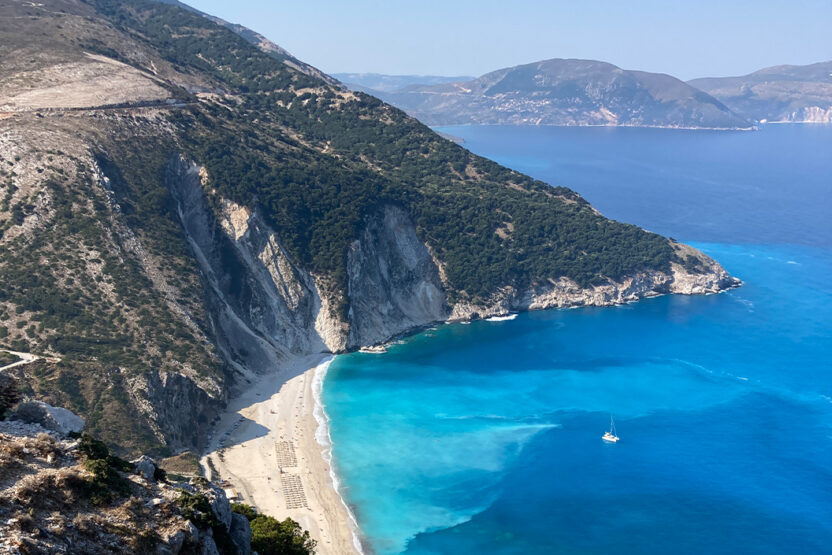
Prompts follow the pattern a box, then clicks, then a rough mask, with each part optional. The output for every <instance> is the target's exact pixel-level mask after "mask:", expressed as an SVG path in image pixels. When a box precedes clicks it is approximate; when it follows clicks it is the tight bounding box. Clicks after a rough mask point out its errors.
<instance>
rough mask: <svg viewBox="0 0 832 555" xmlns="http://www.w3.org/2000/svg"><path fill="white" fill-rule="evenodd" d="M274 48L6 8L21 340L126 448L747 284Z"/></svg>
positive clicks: (2, 228) (159, 20)
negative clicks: (302, 370) (492, 341)
mask: <svg viewBox="0 0 832 555" xmlns="http://www.w3.org/2000/svg"><path fill="white" fill-rule="evenodd" d="M259 46H261V47H263V45H262V44H260V45H259ZM268 50H269V49H268V48H266V49H265V50H263V49H260V48H258V47H257V46H255V45H254V44H252V43H251V42H250V41H248V40H246V39H245V38H243V37H241V36H240V34H239V29H237V30H236V32H235V31H232V30H230V29H228V28H226V26H224V25H220V24H218V23H216V22H215V21H212V20H211V19H209V18H207V17H203V16H202V15H201V14H199V13H195V12H193V11H190V10H186V9H183V8H182V7H180V6H178V5H168V4H162V3H155V2H149V1H146V0H135V1H130V2H126V1H125V2H122V1H117V0H86V1H81V0H43V1H42V2H40V3H28V2H17V1H15V2H7V3H4V4H2V5H0V70H2V71H0V318H1V319H2V325H0V346H5V347H9V348H11V349H13V350H15V351H20V352H27V353H35V354H40V355H52V356H54V357H57V358H58V359H60V360H59V361H58V362H55V361H54V360H48V359H39V360H37V361H36V362H34V363H32V364H28V365H25V366H19V367H16V368H14V369H13V370H11V372H13V373H15V374H16V375H17V376H18V377H20V378H21V379H23V380H24V381H25V383H26V384H27V391H26V393H27V394H30V395H32V396H36V397H39V398H42V399H44V400H47V401H50V402H53V403H55V404H58V405H61V406H66V407H68V408H70V409H72V410H73V411H75V412H77V413H79V414H81V415H83V416H84V417H85V418H86V419H87V423H88V429H90V431H91V432H92V433H94V434H95V435H96V436H98V437H100V438H102V439H104V440H106V441H107V442H108V443H110V444H111V445H116V446H118V447H119V449H121V450H122V451H124V452H131V453H132V452H138V451H143V452H153V453H157V454H162V455H165V454H170V453H175V452H179V451H180V450H182V449H186V448H194V447H199V446H201V445H204V443H205V441H206V438H207V435H208V433H209V431H210V430H211V424H212V420H214V418H215V417H216V415H217V414H218V411H219V410H220V408H221V407H222V406H224V405H225V404H226V402H227V401H228V399H229V397H230V396H232V395H234V394H235V392H237V391H239V390H240V388H243V387H245V385H246V384H247V383H249V382H250V381H251V380H253V379H254V378H255V377H256V376H258V375H263V374H265V373H274V372H276V369H280V368H284V367H285V364H286V363H287V361H290V360H292V359H293V358H294V357H298V356H302V355H310V354H313V353H322V352H339V351H343V350H346V349H352V348H357V347H359V346H362V345H369V344H375V343H379V342H382V341H385V340H387V339H389V338H390V337H393V336H395V335H397V334H400V333H404V332H407V331H408V330H411V329H413V328H416V327H419V326H424V325H426V324H429V323H432V322H435V321H443V320H447V319H471V318H477V317H482V316H487V315H492V314H498V313H505V312H507V311H509V310H527V309H537V308H546V307H551V306H575V305H584V304H593V305H606V304H614V303H620V302H626V301H629V300H634V299H637V298H641V297H646V296H652V295H657V294H661V293H687V294H693V293H707V292H714V291H718V290H720V289H723V288H726V287H731V286H734V285H736V283H737V282H736V281H735V280H734V279H733V278H731V277H730V276H728V275H727V274H726V273H725V271H724V270H723V269H722V268H721V267H719V265H718V264H717V263H716V262H714V261H713V260H711V259H709V258H707V257H706V256H704V255H703V254H701V253H699V252H698V251H695V250H694V249H691V248H690V247H687V246H685V245H681V244H679V243H675V242H673V241H669V240H667V239H665V238H663V237H660V236H658V235H655V234H652V233H648V232H646V231H644V230H641V229H639V228H637V227H635V226H632V225H627V224H623V223H618V222H614V221H611V220H609V219H606V218H604V217H603V216H602V215H600V214H599V213H598V212H597V211H595V210H594V209H593V208H592V207H591V206H590V205H589V204H588V203H587V202H586V201H585V200H584V199H582V198H581V197H580V195H578V194H577V193H575V192H574V191H571V190H569V189H566V188H563V187H556V188H553V187H550V186H549V185H547V184H545V183H541V182H539V181H535V180H533V179H531V178H529V177H527V176H524V175H521V174H519V173H517V172H514V171H511V170H509V169H506V168H503V167H501V166H499V165H497V164H495V163H493V162H491V161H489V160H486V159H483V158H480V157H477V156H474V155H473V154H471V153H470V152H468V151H466V150H464V149H463V148H461V147H459V146H458V145H456V144H454V143H452V142H450V141H447V140H445V139H443V138H441V137H440V136H438V135H437V134H435V133H434V132H432V131H431V130H430V129H429V128H427V127H426V126H424V125H423V124H421V123H419V122H418V121H416V120H414V119H412V118H410V117H408V116H407V115H405V114H404V113H403V112H401V111H400V110H398V109H395V108H393V107H391V106H389V105H386V104H383V103H382V102H380V101H379V100H377V99H376V98H373V97H371V96H368V95H365V94H361V93H353V92H349V91H346V90H343V89H342V88H341V87H339V86H336V85H332V84H331V81H330V80H329V79H320V78H318V77H317V76H316V74H315V72H313V71H307V70H306V69H305V68H302V67H301V68H298V67H295V65H293V64H291V63H286V60H285V59H282V58H281V57H279V56H275V55H274V52H269V51H268Z"/></svg>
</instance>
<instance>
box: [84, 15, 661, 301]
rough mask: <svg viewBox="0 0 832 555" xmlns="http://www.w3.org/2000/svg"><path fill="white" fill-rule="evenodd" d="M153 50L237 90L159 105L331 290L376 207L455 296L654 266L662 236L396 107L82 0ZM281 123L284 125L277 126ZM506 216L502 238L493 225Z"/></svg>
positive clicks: (227, 38) (253, 53) (199, 25)
mask: <svg viewBox="0 0 832 555" xmlns="http://www.w3.org/2000/svg"><path fill="white" fill-rule="evenodd" d="M88 1H89V2H90V3H91V4H92V5H93V6H95V7H96V9H98V10H99V12H100V13H102V14H104V15H105V16H107V17H108V18H110V19H111V20H112V21H114V22H116V23H117V25H119V27H120V28H121V30H123V31H125V32H128V33H132V34H133V36H134V37H136V38H137V40H141V39H144V40H147V42H148V43H149V44H150V45H154V46H156V48H157V50H158V52H159V53H160V54H161V55H162V56H163V57H164V58H166V59H167V60H169V61H170V62H172V63H175V64H176V65H177V66H179V67H182V68H189V69H191V70H195V71H200V72H203V73H205V74H207V75H209V76H210V77H211V78H213V79H215V80H216V81H218V82H219V83H220V84H221V85H222V86H223V87H226V88H227V89H229V90H232V91H235V92H237V93H238V97H237V98H236V99H235V100H225V101H215V102H200V103H198V104H194V105H192V106H190V107H189V108H188V109H187V110H183V111H180V112H177V113H174V115H173V121H174V122H175V123H176V124H177V125H178V127H179V129H180V130H181V133H180V138H181V140H182V142H183V146H185V147H186V148H187V149H188V150H189V151H190V154H191V156H192V157H193V158H195V159H196V160H199V161H200V162H201V163H204V164H205V166H206V167H207V169H208V173H209V176H210V178H211V184H212V186H214V187H216V189H217V192H218V193H219V194H220V195H222V196H224V197H227V198H231V199H232V200H234V201H236V202H238V203H241V204H245V205H248V206H259V207H261V208H262V210H263V212H264V214H265V215H266V217H267V218H268V219H269V221H270V223H271V224H272V225H273V226H274V227H275V228H276V230H277V231H278V233H279V234H280V237H281V239H282V241H283V242H284V244H285V245H286V246H287V247H288V248H289V249H290V251H291V252H292V253H293V254H294V255H295V256H296V257H297V258H298V260H300V261H301V262H302V263H303V264H304V265H306V266H307V267H309V268H311V269H312V270H313V271H316V272H319V273H323V274H326V275H330V276H332V277H333V278H334V279H335V281H336V283H337V284H338V285H339V286H340V287H341V288H342V289H343V288H344V284H345V278H346V270H345V268H346V261H345V258H346V249H347V246H348V244H349V243H350V241H352V240H353V239H354V238H355V237H356V236H357V235H358V232H359V230H360V228H361V226H362V223H363V221H364V219H365V218H366V217H367V216H368V215H370V214H372V213H373V212H374V211H376V210H378V209H379V207H380V206H382V205H384V204H394V205H398V206H401V207H403V208H404V209H405V210H406V211H407V212H408V213H410V214H411V215H412V216H413V217H414V219H415V221H416V223H417V225H418V229H419V233H420V234H421V235H422V238H423V239H424V240H426V241H427V242H428V243H429V244H430V245H431V246H432V247H433V248H434V249H435V251H436V252H437V253H438V255H439V257H440V259H441V260H442V261H443V262H444V263H445V264H446V269H447V275H448V278H449V279H450V281H451V284H452V285H453V286H454V288H455V289H456V291H457V292H459V293H460V294H461V295H463V296H466V295H467V296H470V297H487V296H489V295H490V294H492V293H493V292H494V291H495V290H496V288H498V287H499V286H501V285H505V284H514V285H517V286H519V287H525V286H528V285H533V284H535V283H539V282H542V281H545V280H546V279H549V278H555V279H556V278H558V277H561V276H567V277H570V278H572V279H574V280H575V281H577V282H578V283H579V284H581V285H589V284H591V283H595V282H599V281H603V280H605V278H613V279H615V278H620V277H622V276H624V275H626V274H628V273H632V272H634V271H636V270H639V269H645V268H658V269H667V268H668V264H669V262H670V261H671V259H672V257H673V251H672V249H671V248H670V246H669V244H668V243H667V241H666V240H665V239H664V238H662V237H660V236H658V235H654V234H651V233H648V232H645V231H643V230H641V229H639V228H637V227H635V226H630V225H626V224H621V223H617V222H613V221H610V220H607V219H606V218H604V217H602V216H600V215H599V214H597V213H596V212H594V211H593V210H592V209H591V207H590V206H589V205H588V204H587V203H586V202H585V201H584V200H583V199H582V198H580V196H578V195H577V194H576V193H574V192H572V191H570V190H568V189H565V188H560V187H559V188H552V187H550V186H548V185H546V184H545V183H541V182H539V181H535V180H532V179H530V178H528V177H526V176H523V175H521V174H519V173H517V172H513V171H511V170H508V169H506V168H503V167H501V166H499V165H497V164H495V163H493V162H490V161H488V160H485V159H483V158H480V157H477V156H474V155H472V154H471V153H469V152H468V151H466V150H465V149H463V148H461V147H459V146H458V145H456V144H454V143H452V142H450V141H447V140H445V139H442V138H441V137H439V136H438V135H437V134H435V133H434V132H433V131H431V130H430V129H429V128H427V127H425V126H424V125H422V124H420V123H419V122H417V121H415V120H413V119H412V118H409V117H407V116H406V115H405V114H404V113H403V112H401V111H399V110H396V109H394V108H392V107H390V106H387V105H384V104H382V103H381V102H380V101H378V100H377V99H375V98H373V97H370V96H367V95H364V94H360V93H359V94H355V95H353V94H351V93H344V92H343V91H339V90H338V89H336V88H333V87H331V86H329V85H327V84H326V83H325V82H323V81H321V80H318V79H315V78H313V77H310V76H307V75H304V74H301V73H298V72H295V71H293V70H291V69H289V68H288V67H287V66H285V65H284V64H282V63H281V62H280V61H279V60H276V59H274V58H272V57H270V56H269V55H267V54H265V53H263V52H261V51H259V50H258V49H256V48H255V47H253V46H252V45H250V44H248V43H247V42H246V41H245V40H243V39H242V38H240V37H239V36H237V35H235V34H234V33H232V32H230V31H228V30H227V29H225V28H222V27H219V26H216V25H214V24H213V23H211V22H209V21H208V20H206V19H205V18H203V17H201V16H199V15H197V14H193V13H190V12H187V11H185V10H181V9H179V8H176V7H172V6H168V5H162V4H158V3H153V2H148V1H146V0H140V1H137V2H132V3H130V4H126V3H123V2H117V1H116V0H88ZM289 130H291V132H289ZM507 223H511V224H512V225H513V231H512V232H511V233H510V234H502V236H501V234H498V233H497V231H498V230H499V229H501V228H503V227H505V226H506V224H507Z"/></svg>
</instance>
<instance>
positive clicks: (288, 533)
mask: <svg viewBox="0 0 832 555" xmlns="http://www.w3.org/2000/svg"><path fill="white" fill-rule="evenodd" d="M231 510H232V511H234V512H235V513H239V514H241V515H243V516H244V517H246V518H247V519H248V520H249V523H250V524H251V549H252V550H253V551H257V553H259V554H260V555H310V554H313V553H315V546H316V545H317V542H316V541H315V540H313V539H312V538H310V537H309V532H307V531H305V530H304V529H303V528H301V527H300V524H298V523H297V522H295V521H294V520H292V519H291V518H286V519H284V520H282V521H280V520H277V519H276V518H273V517H270V516H267V515H261V514H258V513H257V511H256V510H255V509H254V507H251V506H249V505H246V504H244V503H233V504H232V505H231Z"/></svg>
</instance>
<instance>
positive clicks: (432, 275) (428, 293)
mask: <svg viewBox="0 0 832 555" xmlns="http://www.w3.org/2000/svg"><path fill="white" fill-rule="evenodd" d="M347 272H348V275H349V281H348V299H349V303H350V315H349V318H350V339H349V344H348V346H350V347H360V346H363V345H374V344H376V343H380V342H382V341H386V340H387V339H389V338H390V337H392V336H395V335H397V334H400V333H402V332H405V331H407V330H409V329H412V328H414V327H418V326H424V325H427V324H430V323H431V322H436V321H439V320H444V319H446V318H447V316H448V314H449V313H450V311H449V309H448V306H447V303H446V302H445V291H444V287H443V285H442V281H441V280H440V278H439V270H438V268H437V266H436V264H434V262H433V260H432V258H431V255H430V252H429V251H428V249H427V247H426V246H425V244H424V243H422V242H421V241H420V240H419V238H418V237H417V236H416V227H415V226H414V225H413V222H412V221H411V220H410V218H409V217H408V216H407V214H405V212H404V211H403V210H401V209H400V208H397V207H393V206H387V207H385V208H384V209H383V211H382V212H381V213H379V214H376V215H374V216H373V217H371V218H368V220H367V224H366V227H365V228H364V232H363V233H362V234H361V236H360V237H359V239H357V240H356V241H354V242H353V243H352V245H351V246H350V250H349V252H348V254H347Z"/></svg>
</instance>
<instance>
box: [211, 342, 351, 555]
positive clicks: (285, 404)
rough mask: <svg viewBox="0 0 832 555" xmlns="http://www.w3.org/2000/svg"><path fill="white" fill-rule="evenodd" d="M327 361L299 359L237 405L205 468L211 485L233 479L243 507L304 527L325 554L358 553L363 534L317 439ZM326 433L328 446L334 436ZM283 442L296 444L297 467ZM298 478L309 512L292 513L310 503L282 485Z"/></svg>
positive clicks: (220, 430) (218, 430) (219, 429)
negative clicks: (318, 388)
mask: <svg viewBox="0 0 832 555" xmlns="http://www.w3.org/2000/svg"><path fill="white" fill-rule="evenodd" d="M321 362H322V355H314V356H308V357H304V358H300V359H298V361H296V363H294V364H290V365H287V366H286V367H284V368H281V369H280V371H279V372H278V373H276V374H275V375H271V376H265V377H263V378H261V379H259V380H258V381H257V382H255V383H253V384H252V386H251V387H249V388H248V389H247V390H246V391H245V392H244V393H242V394H241V395H239V396H238V397H236V398H235V399H233V400H232V401H231V403H229V406H228V410H227V411H226V412H225V413H224V414H223V415H222V417H221V420H220V422H219V423H218V424H217V426H216V428H215V432H214V436H213V437H212V439H211V442H210V445H209V448H208V450H207V454H206V455H205V456H203V457H202V461H201V462H202V466H203V468H204V469H205V471H206V473H207V475H208V478H210V479H211V480H213V481H220V480H228V481H229V482H230V483H231V487H233V488H234V489H235V490H236V492H237V494H238V495H239V498H240V499H239V500H240V501H241V502H243V503H248V504H250V505H253V506H254V507H256V508H257V510H258V511H259V512H261V513H264V514H267V515H270V516H273V517H275V518H277V519H279V520H283V519H284V518H286V517H287V516H288V517H291V518H292V519H294V520H295V521H297V522H299V523H300V525H301V526H302V527H303V528H304V529H305V530H308V531H309V534H310V535H311V536H312V538H314V539H315V540H317V542H318V547H317V553H319V554H320V555H328V554H337V555H342V554H356V553H360V548H359V547H358V541H357V527H356V525H355V522H354V520H353V518H352V515H351V514H350V512H349V511H348V510H347V507H346V505H345V504H344V502H343V500H342V499H341V497H340V495H339V494H338V492H337V489H336V487H337V486H336V485H335V484H334V482H333V477H332V475H331V473H330V465H329V462H328V461H329V458H330V455H329V449H328V447H326V448H325V446H322V445H321V443H319V442H318V440H317V439H316V432H317V429H318V425H319V423H318V421H317V420H316V418H315V406H316V404H315V397H314V396H315V392H314V386H315V383H314V382H315V381H316V380H315V375H316V367H317V366H318V364H319V363H321ZM324 368H325V367H324ZM324 371H325V370H324ZM258 394H259V395H258ZM238 423H239V424H238ZM229 431H230V435H228V436H227V437H226V435H225V434H226V433H228V432H229ZM321 432H322V437H323V438H326V439H327V440H328V435H329V434H328V430H327V429H326V428H325V427H324V428H322V430H321ZM279 442H291V446H292V447H293V448H294V461H293V460H292V456H291V451H292V449H291V448H290V447H289V446H288V445H287V444H286V443H282V444H280V443H279ZM325 443H328V442H325ZM222 444H224V445H225V447H223V446H222ZM278 458H280V460H281V462H282V463H283V465H284V467H283V469H282V472H283V473H282V474H281V469H280V468H279V465H278ZM209 460H210V464H209ZM292 463H294V464H292ZM212 467H213V469H212ZM214 470H215V471H216V472H214ZM298 477H299V481H300V485H301V486H302V488H303V494H305V499H306V504H307V506H306V507H300V508H288V507H292V505H293V504H301V503H302V502H303V496H302V495H298V491H297V488H296V487H295V489H294V493H290V496H289V498H288V499H287V497H286V496H285V495H284V488H283V485H284V484H285V485H287V486H288V485H294V486H297V484H298ZM287 505H288V507H287Z"/></svg>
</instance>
